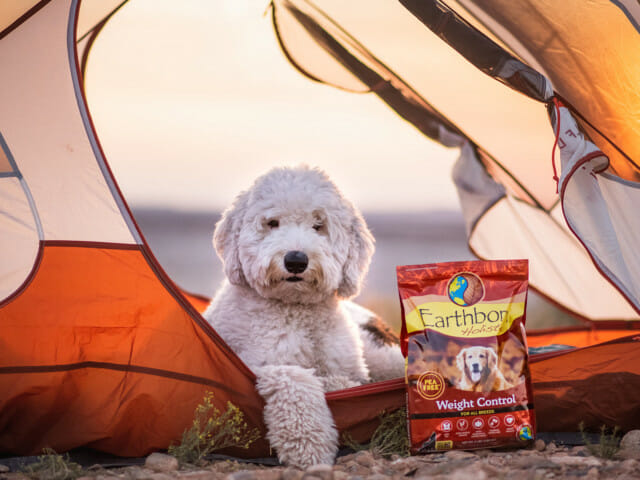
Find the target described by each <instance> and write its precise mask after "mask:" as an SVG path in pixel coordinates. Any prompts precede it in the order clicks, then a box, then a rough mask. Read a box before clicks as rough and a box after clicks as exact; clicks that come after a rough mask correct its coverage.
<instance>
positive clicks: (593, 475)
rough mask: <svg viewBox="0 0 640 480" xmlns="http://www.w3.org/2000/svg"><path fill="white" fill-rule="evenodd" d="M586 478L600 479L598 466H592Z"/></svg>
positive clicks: (590, 479)
mask: <svg viewBox="0 0 640 480" xmlns="http://www.w3.org/2000/svg"><path fill="white" fill-rule="evenodd" d="M584 478H585V479H586V480H598V478H600V472H599V471H598V469H597V468H596V467H591V468H590V469H589V471H588V472H587V474H586V475H585V477H584Z"/></svg>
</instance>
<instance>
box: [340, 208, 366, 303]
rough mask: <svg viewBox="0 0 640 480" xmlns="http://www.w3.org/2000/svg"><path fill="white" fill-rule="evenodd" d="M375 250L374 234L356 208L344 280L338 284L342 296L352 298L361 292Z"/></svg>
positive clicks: (350, 233) (343, 275) (345, 263)
mask: <svg viewBox="0 0 640 480" xmlns="http://www.w3.org/2000/svg"><path fill="white" fill-rule="evenodd" d="M373 250H374V240H373V235H371V232H370V231H369V229H368V228H367V224H366V223H365V221H364V218H362V215H361V214H360V213H359V212H357V211H355V209H354V212H353V221H352V223H351V226H350V231H349V250H348V253H347V260H346V261H345V262H344V265H343V266H342V281H341V282H340V285H339V286H338V295H339V296H340V297H341V298H351V297H353V296H355V295H357V294H358V293H359V292H360V286H361V284H362V280H363V279H364V277H365V275H366V274H367V271H368V270H369V263H371V257H372V256H373Z"/></svg>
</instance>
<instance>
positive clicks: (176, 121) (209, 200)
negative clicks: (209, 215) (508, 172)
mask: <svg viewBox="0 0 640 480" xmlns="http://www.w3.org/2000/svg"><path fill="white" fill-rule="evenodd" d="M267 5H268V1H267V0H215V1H211V0H187V1H181V2H175V1H171V0H130V1H129V3H128V4H127V5H125V6H124V7H123V8H122V9H121V11H120V12H118V13H117V14H116V16H115V17H114V18H113V19H112V20H111V21H110V22H109V24H108V25H107V27H106V28H105V29H104V30H103V32H102V33H101V35H100V37H99V39H98V41H97V42H96V44H95V45H94V47H93V50H92V52H91V56H90V60H89V68H88V73H87V83H86V85H87V95H88V101H89V107H90V111H91V114H92V117H93V120H94V122H95V124H96V127H97V131H98V135H99V138H100V141H101V143H102V146H103V148H104V150H105V153H106V155H107V159H108V161H109V163H110V165H111V167H112V169H113V171H114V173H115V175H116V178H117V180H118V182H119V184H120V186H121V188H122V189H123V191H124V194H125V197H127V199H128V200H129V202H130V203H131V204H132V205H134V206H159V207H172V208H179V209H220V208H223V207H224V206H226V205H228V204H229V203H230V202H231V200H232V199H233V197H234V196H235V195H236V193H238V192H239V191H240V190H242V189H244V188H246V187H248V186H249V185H250V183H251V182H252V180H253V179H254V178H255V177H256V176H257V175H259V174H261V173H263V172H265V171H266V170H268V169H269V168H270V167H272V166H276V165H295V164H299V163H307V164H309V165H314V166H319V167H321V168H323V169H324V170H326V171H327V172H328V173H329V175H330V176H331V177H332V178H333V179H334V181H335V182H336V183H337V184H338V185H339V187H340V188H341V189H342V190H343V192H344V193H345V194H346V195H347V196H348V197H349V198H351V199H352V200H353V201H354V203H356V204H357V205H358V206H359V207H360V208H361V209H362V210H364V211H394V210H404V211H424V210H440V209H458V201H457V196H456V193H455V189H454V187H453V185H452V183H451V181H450V180H449V177H450V170H451V167H452V165H453V162H454V160H455V158H456V156H457V152H456V151H455V150H447V149H445V148H443V147H440V146H438V145H436V144H435V143H433V142H430V141H429V140H427V139H426V138H425V137H423V136H422V135H421V134H419V133H418V132H417V131H415V130H414V129H413V127H411V126H410V125H408V124H406V123H405V122H404V121H402V120H400V119H399V118H398V117H397V116H395V114H394V113H392V112H391V111H390V110H389V109H388V108H387V107H386V106H385V105H383V104H382V102H380V101H379V100H377V99H376V98H375V97H373V96H371V95H356V94H350V93H345V92H342V91H339V90H336V89H333V88H331V87H327V86H324V85H319V84H316V83H313V82H311V81H309V80H307V79H306V78H304V77H302V76H301V75H300V74H299V73H298V72H297V71H295V70H294V69H293V68H292V67H291V66H290V65H289V64H288V63H287V61H286V59H285V58H284V56H283V55H282V53H281V52H280V50H279V47H278V45H277V42H276V39H275V36H274V34H273V31H272V27H271V22H270V18H269V16H268V15H267V16H264V15H263V13H264V12H265V9H266V7H267Z"/></svg>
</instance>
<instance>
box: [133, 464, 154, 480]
mask: <svg viewBox="0 0 640 480" xmlns="http://www.w3.org/2000/svg"><path fill="white" fill-rule="evenodd" d="M152 474H153V470H149V469H147V468H141V467H138V466H135V467H130V468H128V469H127V475H128V477H129V478H131V479H132V480H148V479H149V478H151V475H152Z"/></svg>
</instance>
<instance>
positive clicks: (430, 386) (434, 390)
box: [416, 372, 444, 400]
mask: <svg viewBox="0 0 640 480" xmlns="http://www.w3.org/2000/svg"><path fill="white" fill-rule="evenodd" d="M416 389H417V390H418V393H419V394H420V396H421V397H422V398H425V399H427V400H435V399H436V398H439V397H440V396H441V395H442V394H443V393H444V378H443V377H442V375H440V374H439V373H438V372H424V373H423V374H422V375H420V377H419V378H418V383H417V385H416Z"/></svg>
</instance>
